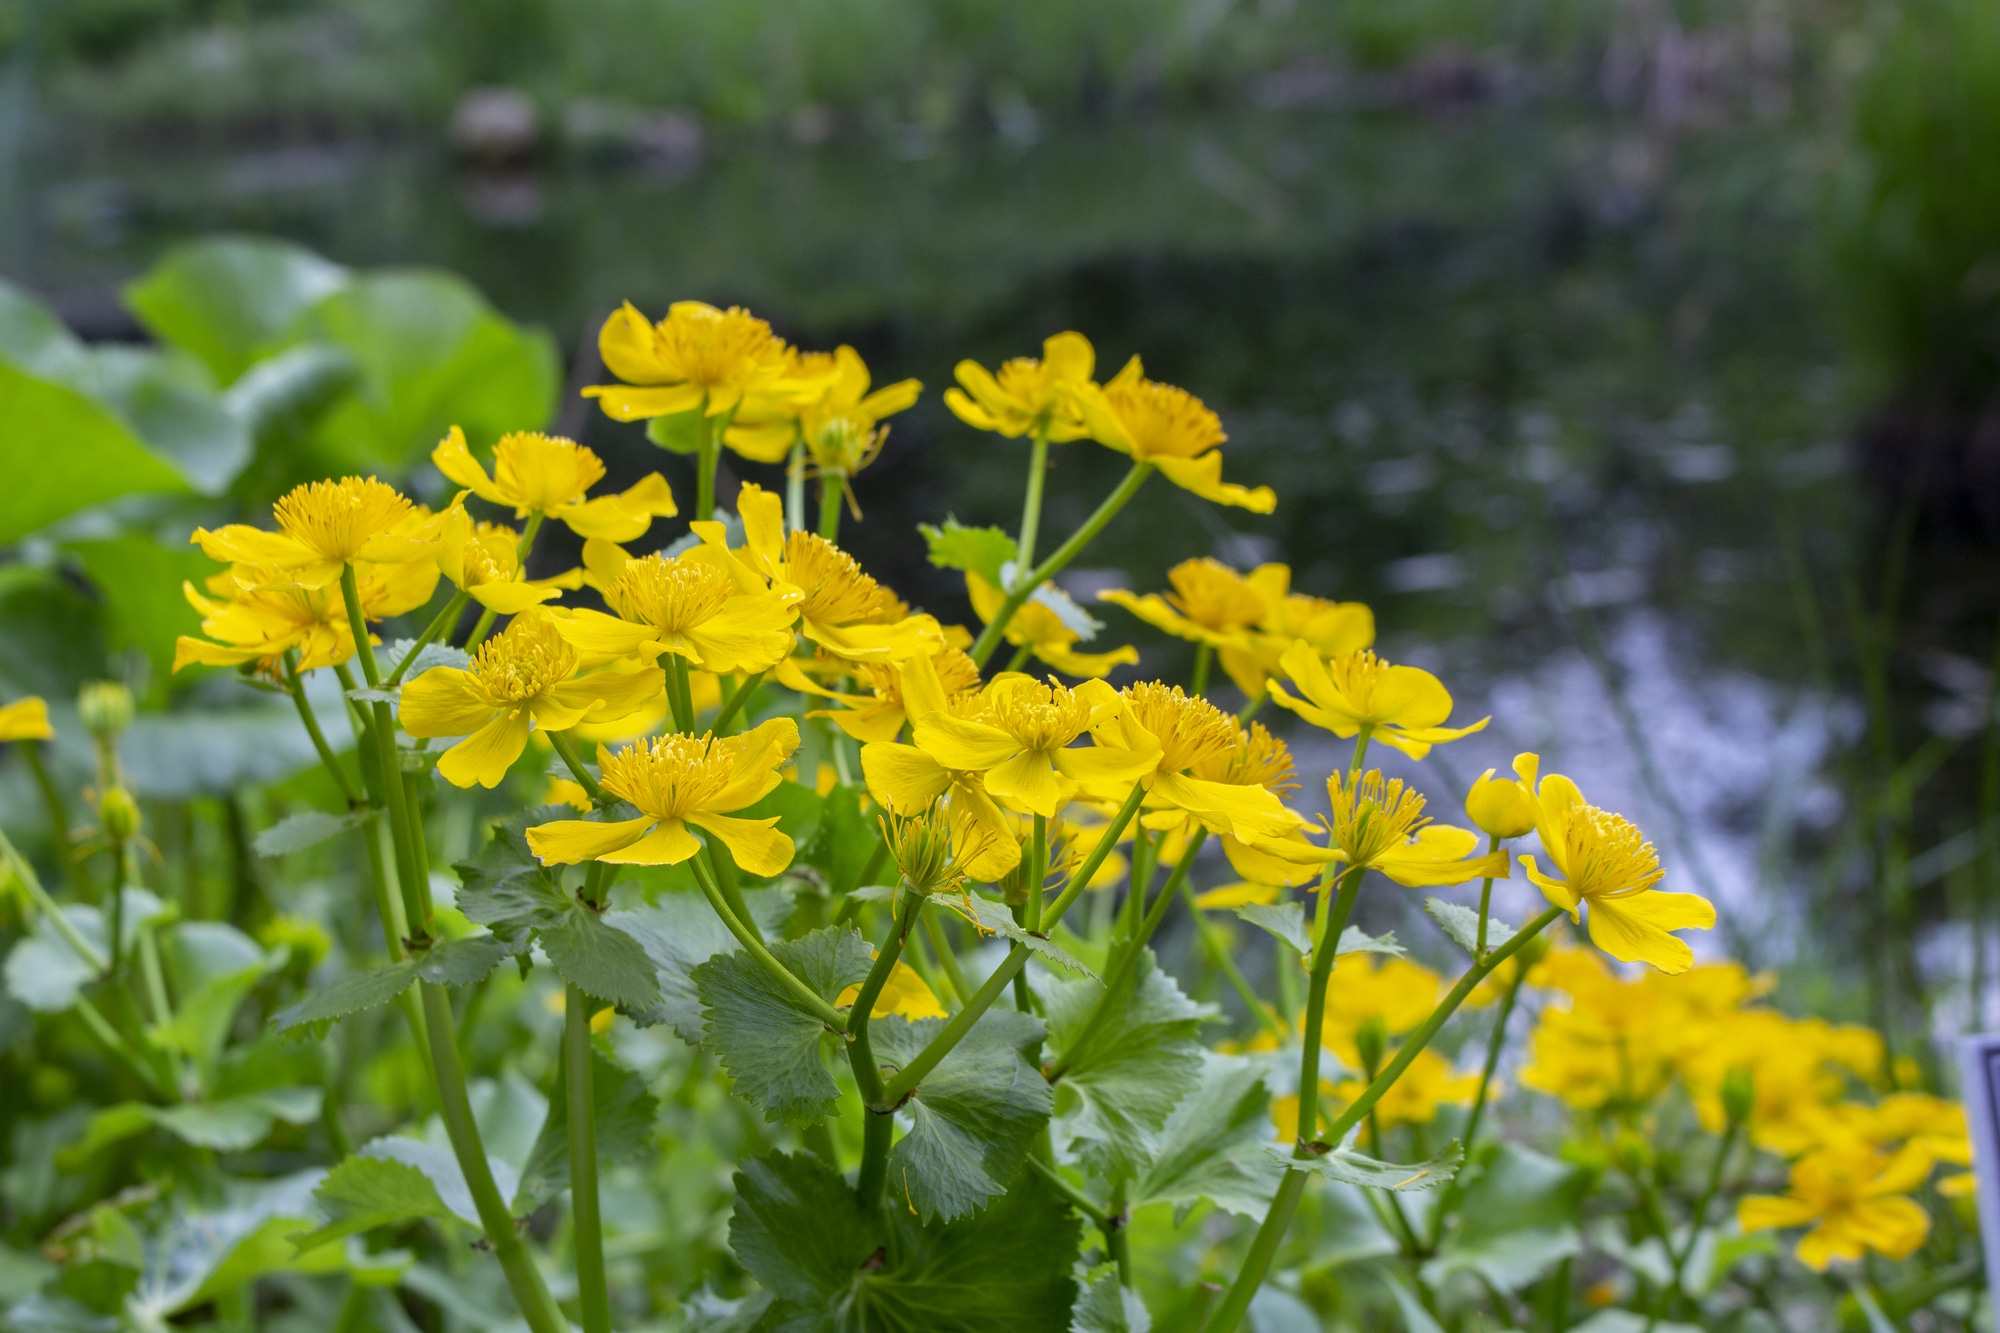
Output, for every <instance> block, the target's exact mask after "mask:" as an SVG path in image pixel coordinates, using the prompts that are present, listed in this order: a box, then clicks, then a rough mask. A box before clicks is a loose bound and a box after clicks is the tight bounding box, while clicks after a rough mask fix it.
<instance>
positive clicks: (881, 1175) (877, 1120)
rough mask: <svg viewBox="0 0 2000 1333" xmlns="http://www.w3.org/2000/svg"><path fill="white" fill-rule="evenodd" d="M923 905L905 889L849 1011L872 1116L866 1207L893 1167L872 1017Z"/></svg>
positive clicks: (851, 1045)
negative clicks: (872, 1040) (870, 1030)
mask: <svg viewBox="0 0 2000 1333" xmlns="http://www.w3.org/2000/svg"><path fill="white" fill-rule="evenodd" d="M923 905H924V899H923V895H921V894H917V893H911V892H909V891H908V890H907V889H906V890H904V891H903V901H902V903H901V904H899V905H898V907H897V910H896V919H895V921H894V922H893V923H892V924H891V925H890V928H889V935H888V938H886V939H884V940H883V941H882V945H881V947H880V948H879V949H877V950H876V951H875V965H874V966H873V967H871V968H869V969H868V977H867V979H866V980H864V981H863V982H862V983H861V989H860V991H858V992H857V993H856V994H855V997H854V1007H853V1008H852V1009H851V1010H849V1011H848V1015H847V1034H848V1042H847V1060H848V1063H849V1065H851V1066H852V1067H853V1069H854V1085H855V1088H856V1089H857V1090H858V1091H859V1092H860V1094H861V1106H862V1109H863V1111H864V1113H865V1114H866V1115H867V1117H868V1118H867V1120H866V1121H865V1122H864V1123H863V1124H862V1138H861V1169H860V1170H859V1171H858V1172H857V1173H856V1174H855V1179H854V1191H855V1194H856V1195H857V1196H858V1197H859V1199H860V1200H861V1206H862V1207H863V1208H865V1209H872V1208H873V1207H874V1206H875V1204H876V1202H877V1201H878V1200H880V1199H881V1197H882V1181H883V1180H884V1179H885V1178H886V1176H887V1174H888V1170H889V1131H890V1130H891V1129H892V1128H893V1127H894V1125H895V1117H896V1104H895V1103H894V1102H886V1101H885V1100H884V1099H883V1089H882V1071H881V1069H880V1068H879V1067H878V1066H877V1065H876V1063H875V1052H874V1048H873V1047H872V1046H871V1045H870V1044H869V1040H868V1021H869V1019H870V1018H871V1017H872V1016H873V1015H874V1012H875V1001H876V1000H877V999H879V998H880V997H881V994H882V987H884V986H885V985H887V984H888V982H889V974H890V973H891V972H893V971H895V968H896V959H897V958H899V957H900V956H901V955H902V952H903V940H904V938H905V937H906V936H908V935H909V933H910V928H911V927H912V926H914V925H915V924H916V920H917V913H918V912H920V911H922V910H923Z"/></svg>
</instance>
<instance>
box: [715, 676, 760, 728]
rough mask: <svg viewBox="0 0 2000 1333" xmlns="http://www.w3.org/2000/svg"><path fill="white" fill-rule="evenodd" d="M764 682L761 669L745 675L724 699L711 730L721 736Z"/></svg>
mask: <svg viewBox="0 0 2000 1333" xmlns="http://www.w3.org/2000/svg"><path fill="white" fill-rule="evenodd" d="M763 683H764V673H763V672H761V671H753V672H751V673H750V674H749V675H747V676H745V677H744V678H743V679H742V681H741V682H739V683H738V684H737V686H736V688H735V689H733V690H731V691H730V692H729V697H728V698H727V699H725V700H723V701H722V711H721V712H719V713H717V714H716V715H715V721H713V722H711V723H709V724H708V729H709V731H711V732H712V733H714V734H715V735H717V736H720V735H721V734H722V730H723V728H724V727H727V726H728V725H729V724H730V723H731V722H734V721H735V720H736V715H737V714H738V713H740V712H742V711H743V706H744V705H745V704H747V703H749V702H750V696H751V695H753V694H755V693H756V692H757V687H758V686H759V685H761V684H763Z"/></svg>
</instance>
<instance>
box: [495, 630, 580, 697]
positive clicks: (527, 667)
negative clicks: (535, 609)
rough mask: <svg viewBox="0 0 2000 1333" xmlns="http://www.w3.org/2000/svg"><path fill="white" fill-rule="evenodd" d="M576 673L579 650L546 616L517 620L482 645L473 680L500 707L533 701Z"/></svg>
mask: <svg viewBox="0 0 2000 1333" xmlns="http://www.w3.org/2000/svg"><path fill="white" fill-rule="evenodd" d="M575 670H576V649H574V648H572V647H570V645H569V643H568V642H567V641H566V640H565V639H564V638H563V636H562V635H561V634H559V633H557V632H556V627H555V625H554V624H553V623H552V622H551V621H550V620H549V618H548V617H547V616H545V615H521V616H515V617H514V619H513V620H512V622H510V623H509V624H508V626H507V628H506V629H504V630H502V631H501V632H500V633H498V634H496V635H494V636H493V637H492V638H490V639H488V640H487V641H486V642H485V643H482V644H481V645H479V651H478V652H477V653H476V654H474V656H473V659H472V674H473V676H474V677H475V678H477V679H478V681H479V686H480V688H481V689H483V690H484V691H485V692H486V697H487V698H488V699H491V700H492V701H493V702H494V703H496V704H517V703H520V702H521V701H522V700H523V699H532V698H534V697H535V696H536V695H538V694H541V693H543V692H544V691H546V690H547V689H549V687H551V686H553V685H559V684H561V683H562V682H563V681H565V680H568V679H569V676H570V673H571V672H572V671H575Z"/></svg>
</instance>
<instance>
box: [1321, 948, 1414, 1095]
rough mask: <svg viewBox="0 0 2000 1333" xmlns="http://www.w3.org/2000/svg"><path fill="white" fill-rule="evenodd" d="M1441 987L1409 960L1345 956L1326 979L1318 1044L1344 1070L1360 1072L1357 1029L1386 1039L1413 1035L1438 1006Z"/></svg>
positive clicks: (1370, 956)
mask: <svg viewBox="0 0 2000 1333" xmlns="http://www.w3.org/2000/svg"><path fill="white" fill-rule="evenodd" d="M1443 989H1444V983H1443V982H1442V981H1441V980H1440V979H1439V977H1438V974H1437V973H1435V972H1433V971H1431V970H1430V969H1429V968H1427V967H1425V966H1424V965H1423V964H1421V963H1413V962H1411V961H1410V960H1409V959H1407V958H1395V957H1384V956H1383V955H1381V954H1361V955H1359V956H1358V957H1349V958H1348V959H1347V960H1346V961H1344V962H1342V963H1341V965H1340V966H1339V968H1337V969H1336V970H1335V972H1334V975H1333V976H1332V977H1331V978H1329V979H1328V981H1327V987H1326V1018H1325V1021H1324V1024H1323V1026H1322V1027H1321V1029H1320V1032H1321V1036H1320V1041H1321V1044H1322V1045H1324V1046H1325V1047H1326V1048H1327V1049H1328V1050H1330V1051H1332V1052H1333V1053H1334V1054H1336V1055H1338V1056H1339V1057H1340V1059H1341V1063H1343V1064H1345V1065H1346V1066H1347V1067H1348V1068H1350V1069H1361V1068H1364V1064H1363V1061H1362V1059H1361V1053H1360V1051H1359V1049H1358V1041H1357V1038H1358V1036H1359V1034H1360V1032H1361V1030H1362V1029H1363V1028H1372V1029H1374V1030H1375V1031H1376V1033H1377V1034H1378V1035H1379V1036H1380V1037H1382V1038H1384V1039H1387V1038H1391V1037H1400V1036H1402V1035H1403V1034H1404V1033H1406V1032H1412V1031H1414V1030H1415V1029H1416V1028H1417V1027H1418V1026H1419V1025H1420V1024H1421V1023H1422V1022H1423V1021H1424V1020H1425V1019H1427V1018H1429V1017H1430V1016H1431V1010H1433V1009H1435V1008H1437V1002H1438V996H1439V994H1440V993H1441V992H1442V991H1443Z"/></svg>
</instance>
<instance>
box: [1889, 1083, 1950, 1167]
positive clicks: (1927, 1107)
mask: <svg viewBox="0 0 2000 1333" xmlns="http://www.w3.org/2000/svg"><path fill="white" fill-rule="evenodd" d="M1866 1132H1867V1136H1868V1140H1869V1141H1870V1142H1871V1143H1875V1144H1878V1145H1880V1144H1890V1143H1913V1144H1916V1145H1917V1146H1918V1147H1920V1148H1922V1149H1923V1150H1924V1151H1925V1152H1927V1153H1929V1154H1930V1155H1931V1156H1932V1157H1933V1158H1935V1159H1936V1160H1937V1161H1940V1162H1950V1163H1951V1164H1952V1165H1953V1166H1971V1165H1972V1134H1971V1130H1970V1129H1969V1128H1968V1127H1967V1125H1966V1120H1965V1107H1963V1106H1962V1105H1960V1104H1959V1103H1957V1102H1953V1101H1947V1100H1945V1099H1944V1098H1943V1097H1933V1096H1931V1095H1930V1094H1929V1093H1923V1092H1892V1093H1890V1094H1889V1095H1888V1096H1887V1097H1884V1098H1883V1099H1882V1100H1881V1101H1879V1102H1877V1103H1876V1104H1875V1106H1874V1107H1873V1108H1872V1109H1871V1113H1870V1115H1869V1118H1868V1125H1867V1131H1866Z"/></svg>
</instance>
